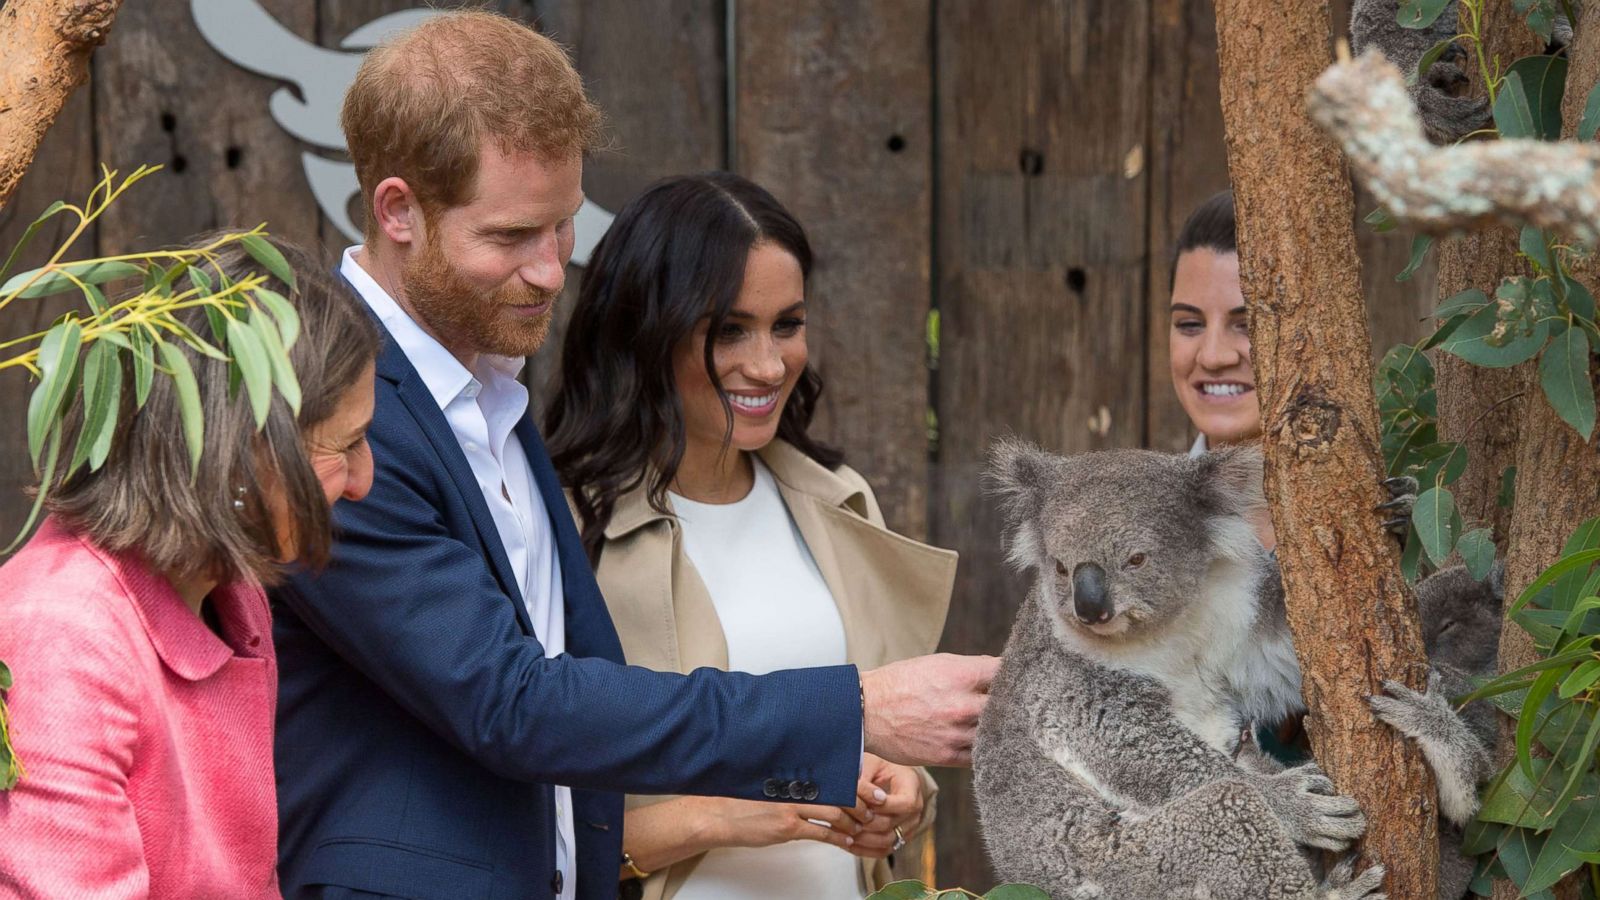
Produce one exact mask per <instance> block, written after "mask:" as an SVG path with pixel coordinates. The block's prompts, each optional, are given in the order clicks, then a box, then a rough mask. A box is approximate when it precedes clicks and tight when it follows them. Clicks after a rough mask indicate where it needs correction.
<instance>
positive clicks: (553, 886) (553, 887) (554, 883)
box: [550, 869, 567, 895]
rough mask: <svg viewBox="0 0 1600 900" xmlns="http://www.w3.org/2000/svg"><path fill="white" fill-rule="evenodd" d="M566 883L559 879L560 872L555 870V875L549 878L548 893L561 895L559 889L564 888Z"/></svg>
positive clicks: (564, 880)
mask: <svg viewBox="0 0 1600 900" xmlns="http://www.w3.org/2000/svg"><path fill="white" fill-rule="evenodd" d="M566 883H567V882H566V879H564V878H562V877H561V870H560V869H557V870H556V874H554V875H552V876H550V891H551V892H552V893H554V894H558V895H559V894H560V893H561V888H562V887H563V886H565V885H566Z"/></svg>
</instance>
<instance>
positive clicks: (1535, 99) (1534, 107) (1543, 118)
mask: <svg viewBox="0 0 1600 900" xmlns="http://www.w3.org/2000/svg"><path fill="white" fill-rule="evenodd" d="M1512 76H1516V78H1517V80H1518V81H1519V82H1520V83H1521V85H1522V92H1523V95H1524V97H1525V98H1526V99H1527V103H1528V114H1529V116H1530V117H1531V121H1532V123H1533V130H1532V131H1531V132H1530V133H1528V134H1525V135H1518V137H1533V138H1538V139H1540V140H1545V141H1557V140H1560V139H1561V98H1562V96H1563V95H1564V94H1565V93H1566V87H1567V60H1566V58H1565V57H1562V56H1524V57H1523V58H1522V59H1519V60H1517V61H1516V62H1514V63H1512V64H1511V67H1510V68H1508V69H1506V77H1507V78H1510V77H1512ZM1495 99H1496V100H1497V101H1498V100H1499V97H1496V98H1495ZM1498 106H1499V104H1498V102H1497V103H1496V107H1497V108H1498ZM1499 121H1500V120H1499V113H1498V111H1497V112H1496V114H1495V124H1496V125H1498V124H1499ZM1500 134H1501V136H1502V137H1505V136H1507V135H1506V133H1505V132H1504V131H1501V132H1500Z"/></svg>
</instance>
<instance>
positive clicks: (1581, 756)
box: [1550, 718, 1600, 814]
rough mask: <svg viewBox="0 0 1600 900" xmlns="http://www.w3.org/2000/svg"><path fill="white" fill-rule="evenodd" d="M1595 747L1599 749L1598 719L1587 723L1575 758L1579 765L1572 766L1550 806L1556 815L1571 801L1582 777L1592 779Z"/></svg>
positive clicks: (1599, 726) (1592, 793) (1591, 790)
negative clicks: (1579, 761) (1587, 776)
mask: <svg viewBox="0 0 1600 900" xmlns="http://www.w3.org/2000/svg"><path fill="white" fill-rule="evenodd" d="M1596 747H1600V718H1595V719H1594V720H1593V721H1591V722H1590V723H1589V730H1588V732H1587V733H1586V734H1585V735H1584V737H1583V748H1582V749H1580V750H1579V751H1578V753H1577V756H1576V759H1578V760H1581V763H1579V764H1578V765H1575V766H1572V771H1571V772H1569V773H1568V774H1567V783H1566V784H1564V785H1562V787H1561V794H1560V795H1559V796H1558V797H1557V798H1556V800H1555V802H1554V803H1552V804H1551V806H1550V808H1551V809H1552V810H1553V811H1555V812H1556V813H1557V814H1559V813H1560V811H1561V810H1562V808H1563V807H1564V806H1565V805H1566V804H1567V803H1568V802H1570V801H1571V800H1572V798H1573V796H1574V792H1575V791H1577V789H1578V784H1579V782H1580V781H1582V780H1583V778H1584V776H1585V775H1589V776H1590V777H1591V779H1592V777H1593V776H1592V774H1591V773H1592V770H1593V769H1594V751H1595V748H1596ZM1594 794H1595V790H1594V789H1593V787H1591V788H1590V790H1589V795H1590V796H1593V795H1594Z"/></svg>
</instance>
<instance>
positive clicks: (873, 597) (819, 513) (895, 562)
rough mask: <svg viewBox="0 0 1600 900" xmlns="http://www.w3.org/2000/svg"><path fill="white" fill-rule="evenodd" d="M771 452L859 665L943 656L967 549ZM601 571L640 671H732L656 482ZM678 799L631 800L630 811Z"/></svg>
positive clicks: (670, 891)
mask: <svg viewBox="0 0 1600 900" xmlns="http://www.w3.org/2000/svg"><path fill="white" fill-rule="evenodd" d="M759 456H760V457H761V460H762V462H764V463H766V465H767V468H768V469H770V470H771V472H772V474H773V477H774V479H775V480H776V481H777V483H778V490H779V493H780V494H781V495H782V496H783V502H784V504H785V505H786V506H788V508H789V514H790V515H791V516H793V517H794V521H795V524H796V525H797V526H798V527H799V529H800V534H801V536H803V537H804V538H805V541H806V546H807V547H808V548H809V549H810V550H811V555H812V557H813V558H815V559H816V561H817V568H818V569H819V570H821V572H822V578H823V580H824V581H825V582H826V583H827V585H828V589H829V590H830V591H831V592H832V593H833V597H834V601H835V602H836V603H837V604H838V605H839V615H840V617H841V618H842V619H843V620H844V630H845V648H846V657H847V659H848V661H849V662H850V663H852V664H854V665H856V666H858V667H860V668H862V669H863V670H865V669H871V668H875V667H877V666H881V665H883V664H885V663H889V662H893V661H895V660H898V659H905V658H907V657H911V656H919V655H921V654H924V653H931V652H933V650H934V647H935V646H936V645H937V644H938V642H939V635H940V633H941V632H943V631H944V620H945V613H946V612H947V611H948V609H949V606H950V592H951V590H952V588H953V586H954V583H955V571H956V554H955V552H954V551H951V550H941V549H939V548H937V547H930V546H928V545H926V544H920V543H918V542H916V541H913V540H911V539H910V538H907V537H903V536H901V535H898V534H895V533H894V532H892V531H890V530H888V529H887V528H885V527H884V524H883V513H882V512H881V511H880V510H879V509H878V502H877V500H876V498H874V497H873V494H872V488H870V487H869V486H868V485H867V482H866V480H865V479H863V478H862V477H861V476H860V475H859V474H857V473H856V472H854V471H852V470H851V469H849V468H848V467H841V468H840V469H839V471H837V472H830V471H828V470H827V469H826V468H824V467H823V466H821V465H819V464H818V463H816V462H815V461H813V460H812V459H811V458H810V457H807V456H806V455H805V454H803V453H801V452H800V451H799V450H797V449H795V448H794V447H793V446H791V445H790V444H788V443H785V442H783V441H774V442H772V444H770V445H769V446H767V447H766V448H765V449H763V450H761V451H760V453H759ZM647 483H648V481H647ZM595 576H596V577H597V578H598V580H599V582H600V590H601V593H603V594H604V595H605V598H606V605H607V606H608V607H609V608H610V610H611V618H612V620H613V621H615V622H616V625H617V633H618V635H620V636H621V638H622V650H623V654H624V656H625V657H626V659H627V661H628V662H629V663H630V664H632V665H639V666H646V667H648V668H651V669H657V670H660V671H669V672H684V673H687V672H690V671H693V670H694V669H697V668H700V667H703V666H713V667H715V668H718V669H726V668H727V667H728V646H727V643H726V641H725V639H724V637H723V631H722V625H721V623H720V622H719V621H718V620H717V611H716V607H715V606H713V605H712V602H711V597H710V595H709V594H708V593H707V591H706V587H705V584H704V583H703V582H701V580H700V576H699V575H698V574H696V573H695V570H694V566H693V565H692V564H690V562H689V558H688V556H687V555H686V554H685V553H684V551H683V541H682V533H681V532H680V531H679V529H678V524H677V521H676V520H675V519H674V518H673V517H671V516H669V515H664V514H662V513H659V512H657V511H656V510H654V509H652V508H651V507H650V503H649V500H648V499H647V497H646V488H645V487H640V488H638V489H636V490H634V491H633V492H631V493H629V494H627V495H625V496H624V497H622V498H621V499H619V500H618V502H617V507H616V510H615V512H614V513H613V515H612V517H611V523H610V525H609V526H607V528H606V531H605V550H604V552H603V553H602V554H601V557H600V565H599V567H598V569H597V570H596V572H595ZM922 778H923V785H924V791H925V793H926V794H927V803H926V806H925V807H924V812H923V816H922V820H921V821H920V822H918V823H917V826H916V828H915V829H914V831H913V832H912V833H921V832H923V831H925V830H927V829H928V828H929V827H930V826H931V825H932V824H933V812H934V797H933V794H934V792H935V791H936V790H937V789H938V786H937V785H936V784H935V783H934V781H933V779H932V777H931V776H929V775H928V773H927V772H926V771H923V772H922ZM666 799H670V798H668V797H639V796H630V797H628V808H629V809H632V808H635V807H639V806H644V805H647V804H651V803H659V802H661V801H663V800H666ZM906 837H907V838H910V837H911V834H907V835H906ZM699 859H700V858H699V857H694V858H691V859H687V860H684V861H682V862H679V863H676V864H675V865H672V866H668V867H667V868H665V869H662V870H661V871H659V872H653V873H651V876H650V877H649V878H648V879H646V880H645V883H644V885H643V887H644V900H671V898H672V896H673V895H674V894H676V893H677V892H678V889H679V888H680V887H682V885H683V883H684V881H685V880H686V879H687V878H688V876H689V873H690V872H691V871H692V870H693V869H694V866H695V864H696V863H697V862H698V861H699ZM861 862H862V870H863V875H864V877H865V879H866V884H867V886H868V889H869V891H872V890H877V889H878V888H879V887H882V886H883V885H884V884H886V883H887V882H888V881H890V880H892V877H893V876H892V874H891V872H890V868H889V865H888V864H887V862H885V861H882V860H867V859H863V860H862V861H861ZM904 874H905V875H909V874H914V873H904ZM902 877H904V876H902Z"/></svg>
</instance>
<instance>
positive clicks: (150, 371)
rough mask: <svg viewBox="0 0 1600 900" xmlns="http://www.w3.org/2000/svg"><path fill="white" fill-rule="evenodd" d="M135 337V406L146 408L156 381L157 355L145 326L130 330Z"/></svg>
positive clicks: (133, 337)
mask: <svg viewBox="0 0 1600 900" xmlns="http://www.w3.org/2000/svg"><path fill="white" fill-rule="evenodd" d="M129 334H130V335H132V339H133V400H134V405H135V408H137V409H144V402H145V401H146V400H148V399H150V387H151V385H152V384H154V383H155V375H156V367H155V357H154V354H153V352H152V349H151V346H150V343H151V341H150V335H149V334H147V333H145V330H144V329H143V328H134V329H132V330H131V331H129Z"/></svg>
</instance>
